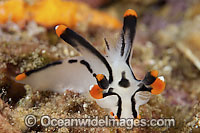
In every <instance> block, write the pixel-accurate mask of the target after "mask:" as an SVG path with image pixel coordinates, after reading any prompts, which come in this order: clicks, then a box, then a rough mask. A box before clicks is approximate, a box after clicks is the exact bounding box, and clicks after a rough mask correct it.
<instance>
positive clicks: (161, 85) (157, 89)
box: [151, 77, 165, 95]
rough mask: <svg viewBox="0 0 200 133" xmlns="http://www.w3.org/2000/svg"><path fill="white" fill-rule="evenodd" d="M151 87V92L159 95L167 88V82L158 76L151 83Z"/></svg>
mask: <svg viewBox="0 0 200 133" xmlns="http://www.w3.org/2000/svg"><path fill="white" fill-rule="evenodd" d="M151 87H152V90H151V93H152V94H154V95H158V94H160V93H161V92H163V90H164V89H165V82H164V81H163V80H161V79H160V78H159V77H158V78H156V80H155V81H154V82H153V83H152V84H151Z"/></svg>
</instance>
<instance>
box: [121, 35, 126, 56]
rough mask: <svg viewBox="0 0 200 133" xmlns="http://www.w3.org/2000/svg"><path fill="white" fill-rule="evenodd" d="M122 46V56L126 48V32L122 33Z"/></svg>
mask: <svg viewBox="0 0 200 133" xmlns="http://www.w3.org/2000/svg"><path fill="white" fill-rule="evenodd" d="M121 36H122V46H121V56H123V55H124V48H125V39H124V33H122V35H121Z"/></svg>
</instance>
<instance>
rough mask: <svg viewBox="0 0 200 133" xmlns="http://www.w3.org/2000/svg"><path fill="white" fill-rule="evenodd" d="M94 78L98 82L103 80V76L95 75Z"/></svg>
mask: <svg viewBox="0 0 200 133" xmlns="http://www.w3.org/2000/svg"><path fill="white" fill-rule="evenodd" d="M96 78H97V80H98V81H101V80H102V79H103V78H104V75H103V74H97V76H96Z"/></svg>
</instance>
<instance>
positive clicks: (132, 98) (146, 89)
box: [131, 84, 152, 118]
mask: <svg viewBox="0 0 200 133" xmlns="http://www.w3.org/2000/svg"><path fill="white" fill-rule="evenodd" d="M139 86H140V88H139V89H138V90H137V91H135V93H134V94H133V95H132V96H131V102H132V113H133V116H134V118H137V111H136V109H135V105H136V101H135V95H136V93H137V92H139V91H148V92H151V89H152V88H147V87H145V86H144V84H140V85H139Z"/></svg>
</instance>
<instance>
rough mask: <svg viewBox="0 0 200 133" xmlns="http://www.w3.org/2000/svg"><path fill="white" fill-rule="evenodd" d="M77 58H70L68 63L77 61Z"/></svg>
mask: <svg viewBox="0 0 200 133" xmlns="http://www.w3.org/2000/svg"><path fill="white" fill-rule="evenodd" d="M76 62H77V60H76V59H71V60H68V63H76Z"/></svg>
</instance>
